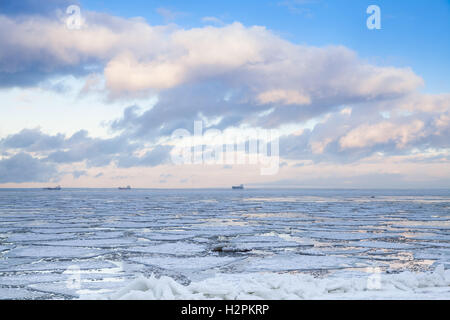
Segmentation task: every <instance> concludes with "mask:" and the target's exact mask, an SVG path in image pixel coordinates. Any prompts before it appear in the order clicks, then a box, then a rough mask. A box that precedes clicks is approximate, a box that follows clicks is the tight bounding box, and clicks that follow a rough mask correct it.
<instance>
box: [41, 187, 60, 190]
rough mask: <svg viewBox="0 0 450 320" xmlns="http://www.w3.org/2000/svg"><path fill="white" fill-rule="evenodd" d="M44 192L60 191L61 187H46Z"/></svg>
mask: <svg viewBox="0 0 450 320" xmlns="http://www.w3.org/2000/svg"><path fill="white" fill-rule="evenodd" d="M44 190H61V186H56V187H47V188H44Z"/></svg>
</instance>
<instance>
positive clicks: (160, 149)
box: [117, 145, 172, 168]
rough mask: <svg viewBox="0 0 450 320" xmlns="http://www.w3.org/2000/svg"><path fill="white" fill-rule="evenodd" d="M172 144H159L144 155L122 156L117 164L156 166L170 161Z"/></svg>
mask: <svg viewBox="0 0 450 320" xmlns="http://www.w3.org/2000/svg"><path fill="white" fill-rule="evenodd" d="M171 150H172V147H171V146H164V145H158V146H156V147H155V148H153V150H151V151H148V152H147V153H146V154H145V155H144V156H142V157H136V156H121V157H120V158H119V160H118V163H117V166H118V167H119V168H130V167H155V166H158V165H161V164H167V163H170V159H171V158H170V151H171Z"/></svg>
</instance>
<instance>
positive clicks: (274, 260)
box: [243, 254, 355, 272]
mask: <svg viewBox="0 0 450 320" xmlns="http://www.w3.org/2000/svg"><path fill="white" fill-rule="evenodd" d="M354 262H355V259H353V258H347V257H339V256H311V255H297V254H283V255H282V254H279V255H276V256H272V257H262V258H261V257H257V258H256V257H255V258H249V259H248V261H247V263H246V264H245V266H243V268H244V270H243V271H246V272H258V271H299V270H314V269H340V268H344V267H348V266H350V265H352V264H353V263H354Z"/></svg>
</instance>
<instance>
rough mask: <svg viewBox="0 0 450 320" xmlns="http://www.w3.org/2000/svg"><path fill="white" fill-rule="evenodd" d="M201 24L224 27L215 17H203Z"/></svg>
mask: <svg viewBox="0 0 450 320" xmlns="http://www.w3.org/2000/svg"><path fill="white" fill-rule="evenodd" d="M202 22H204V23H211V24H214V25H218V26H223V25H225V23H224V22H223V21H222V20H221V19H219V18H217V17H203V18H202Z"/></svg>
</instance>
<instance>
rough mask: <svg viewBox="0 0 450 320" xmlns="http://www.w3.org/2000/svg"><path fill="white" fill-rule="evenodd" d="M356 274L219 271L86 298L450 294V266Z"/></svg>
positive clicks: (144, 282)
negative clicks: (187, 280) (209, 275)
mask: <svg viewBox="0 0 450 320" xmlns="http://www.w3.org/2000/svg"><path fill="white" fill-rule="evenodd" d="M371 277H373V275H367V276H361V277H354V278H350V279H349V278H334V277H330V278H315V277H313V276H311V275H305V274H278V273H251V274H230V275H224V274H218V275H216V276H215V277H212V278H208V279H205V280H202V281H198V282H192V283H190V284H189V285H188V286H183V285H181V284H179V283H177V282H176V281H175V280H173V279H172V278H169V277H165V276H163V277H160V278H156V277H154V276H152V277H150V278H145V277H139V278H138V279H136V280H134V281H132V282H131V283H129V284H128V285H127V286H125V287H124V288H122V289H120V290H117V291H116V292H114V293H112V294H106V295H84V296H82V298H83V299H122V300H130V299H132V300H136V299H146V300H150V299H152V300H154V299H159V300H160V299H170V300H173V299H177V300H179V299H227V300H241V299H245V300H258V299H266V300H268V299H281V300H287V299H343V298H344V299H420V298H422V299H423V298H427V299H450V270H445V271H444V268H443V267H442V266H440V267H439V268H437V270H436V271H435V272H427V273H412V272H403V273H400V274H393V275H380V276H379V278H378V279H377V278H375V281H374V280H373V278H371Z"/></svg>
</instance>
